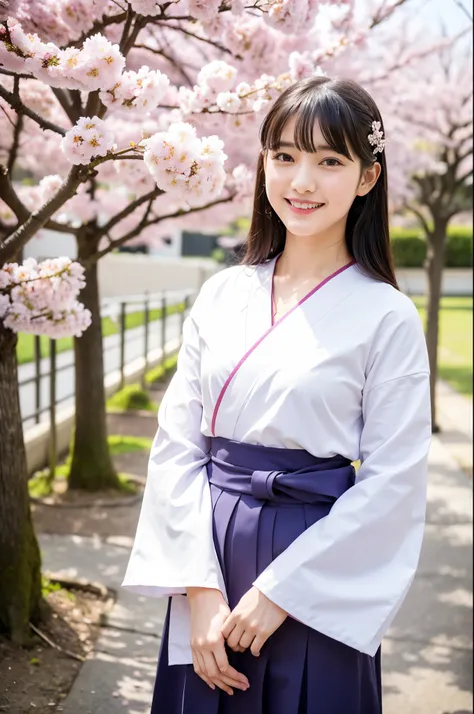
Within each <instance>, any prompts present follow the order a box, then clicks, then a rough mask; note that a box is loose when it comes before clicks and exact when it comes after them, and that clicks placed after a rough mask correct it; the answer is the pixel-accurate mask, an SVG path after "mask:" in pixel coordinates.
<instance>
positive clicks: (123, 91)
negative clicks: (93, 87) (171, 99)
mask: <svg viewBox="0 0 474 714" xmlns="http://www.w3.org/2000/svg"><path fill="white" fill-rule="evenodd" d="M169 83H170V80H169V79H168V77H167V76H166V74H163V73H162V72H160V71H158V70H150V69H149V68H148V67H147V66H146V65H143V67H140V69H139V70H138V72H131V71H130V72H124V73H123V74H122V76H121V77H120V79H119V80H118V81H117V82H116V83H115V84H114V86H113V87H110V88H109V89H106V90H104V91H102V92H100V95H99V96H100V99H101V100H102V102H103V104H105V106H106V107H108V108H109V109H112V110H114V111H116V112H121V113H122V114H127V115H130V113H132V112H134V113H135V114H136V115H137V116H143V115H144V114H145V113H146V112H150V111H151V110H152V109H156V107H157V106H158V105H159V103H160V101H161V100H162V98H163V95H164V93H165V91H166V89H167V88H168V86H169Z"/></svg>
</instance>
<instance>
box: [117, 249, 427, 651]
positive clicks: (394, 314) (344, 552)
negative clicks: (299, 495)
mask: <svg viewBox="0 0 474 714" xmlns="http://www.w3.org/2000/svg"><path fill="white" fill-rule="evenodd" d="M275 262H276V259H273V260H270V261H268V262H266V263H264V264H262V265H260V266H258V267H248V266H236V267H232V268H228V269H226V270H223V271H222V272H220V273H218V274H216V275H214V276H213V277H211V278H210V279H209V280H208V281H207V282H206V283H205V284H204V285H203V287H202V289H201V291H200V293H199V295H198V298H197V299H196V302H195V303H194V305H193V307H192V310H191V313H190V315H189V317H188V318H187V319H186V321H185V324H184V330H183V344H182V347H181V350H180V353H179V359H178V368H177V371H176V374H175V375H174V377H173V379H172V381H171V383H170V386H169V388H168V390H167V392H166V395H165V397H164V399H163V401H162V403H161V407H160V410H159V413H158V420H159V429H158V432H157V434H156V437H155V439H154V442H153V446H152V449H151V454H150V461H149V472H148V478H147V483H146V488H145V493H144V498H143V504H142V509H141V514H140V519H139V523H138V528H137V534H136V538H135V542H134V546H133V550H132V553H131V557H130V562H129V565H128V568H127V572H126V575H125V580H124V583H123V586H124V587H126V588H128V589H130V590H132V591H135V592H137V593H140V594H143V595H151V596H156V597H164V596H173V597H172V604H171V620H170V639H169V663H170V664H191V663H192V657H191V648H190V624H189V609H188V608H189V605H188V601H187V598H186V597H183V594H184V593H185V592H186V587H190V586H195V587H196V586H201V587H209V588H217V589H220V590H221V591H222V593H223V595H224V597H225V598H226V597H227V596H226V591H225V585H224V581H223V578H222V573H221V570H220V566H219V563H218V559H217V555H216V551H215V548H214V543H213V536H212V508H211V497H210V489H209V485H208V480H207V473H206V463H207V462H208V460H209V455H208V451H209V439H210V437H211V436H213V435H215V436H220V437H224V438H228V439H234V440H237V441H242V442H245V443H249V444H262V445H264V446H273V447H287V448H291V449H295V448H300V449H306V450H307V451H309V452H310V453H311V454H313V455H314V456H317V457H320V458H321V457H324V458H330V457H332V456H334V455H336V454H340V455H342V456H344V457H346V458H348V459H350V460H351V461H356V460H358V459H360V461H361V466H360V468H359V470H358V472H357V477H356V483H355V485H354V486H353V487H351V488H350V489H349V490H348V491H347V492H346V493H344V494H343V495H342V496H341V497H340V498H339V499H338V500H337V502H336V503H335V504H334V506H333V508H332V510H331V512H330V513H329V514H328V515H327V516H326V517H325V518H323V519H321V520H320V521H318V522H317V523H315V524H313V525H312V526H310V527H309V528H308V529H307V530H306V531H305V532H304V533H302V534H301V535H300V536H299V537H298V538H296V540H295V541H294V542H293V543H292V544H291V545H290V546H289V547H288V548H287V549H286V550H285V551H284V552H283V553H281V555H279V556H278V557H277V558H276V559H275V560H274V561H273V562H272V563H271V564H270V565H269V566H268V567H267V568H266V569H265V570H264V571H263V572H262V573H261V575H260V576H259V577H258V578H257V579H256V580H255V582H254V585H255V587H257V588H258V589H259V590H261V591H262V592H263V593H264V594H265V595H266V596H267V597H268V598H270V599H271V600H272V601H274V602H275V603H277V604H278V605H279V606H280V607H282V608H283V609H284V610H285V611H286V612H288V613H289V615H291V616H293V617H295V618H296V619H298V620H300V621H301V622H303V623H305V624H306V625H308V626H309V627H311V628H314V629H315V630H318V631H320V632H322V633H324V634H325V635H328V636H329V637H332V638H334V639H336V640H339V641H341V642H344V643H345V644H347V645H349V646H351V647H354V648H356V649H357V650H359V651H361V652H365V653H367V654H369V655H374V654H375V652H376V651H377V649H378V647H379V645H380V642H381V640H382V637H383V635H384V633H385V632H386V630H387V628H388V627H389V625H390V623H391V622H392V620H393V618H394V616H395V614H396V613H397V611H398V609H399V607H400V605H401V603H402V601H403V599H404V597H405V595H406V593H407V591H408V589H409V587H410V584H411V582H412V580H413V577H414V574H415V570H416V568H417V564H418V559H419V554H420V549H421V542H422V535H423V528H424V517H425V500H426V475H427V455H428V450H429V445H430V439H431V423H430V398H429V365H428V357H427V351H426V346H425V339H424V335H423V330H422V325H421V321H420V318H419V316H418V313H417V310H416V308H415V306H414V305H413V302H412V301H411V300H410V299H409V298H408V297H406V296H405V295H403V294H402V293H400V292H398V291H397V290H396V289H394V288H393V287H391V286H390V285H388V284H386V283H382V282H378V281H376V280H374V279H373V278H370V277H368V276H366V275H365V274H363V273H362V272H361V269H360V268H359V267H358V266H357V265H351V266H350V267H348V268H346V269H344V270H342V271H339V272H338V273H337V274H335V275H334V277H332V278H331V279H330V280H328V281H327V282H325V284H324V285H322V286H320V289H316V290H313V291H311V292H310V293H308V295H307V296H306V298H304V299H303V300H302V301H300V303H299V304H298V305H297V306H296V307H295V308H294V309H293V310H291V311H290V312H289V313H287V314H286V315H285V316H283V317H282V318H281V319H280V320H278V321H277V322H276V323H275V325H274V326H272V283H273V280H272V278H273V271H274V266H275Z"/></svg>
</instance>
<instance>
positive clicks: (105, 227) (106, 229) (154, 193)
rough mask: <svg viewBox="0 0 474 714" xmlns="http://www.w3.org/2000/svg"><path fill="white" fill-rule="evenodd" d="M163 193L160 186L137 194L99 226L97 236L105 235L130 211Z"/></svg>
mask: <svg viewBox="0 0 474 714" xmlns="http://www.w3.org/2000/svg"><path fill="white" fill-rule="evenodd" d="M163 193H164V191H162V189H161V188H158V186H157V187H156V188H154V189H153V190H152V191H149V192H148V193H145V194H143V196H139V197H138V198H136V199H135V201H132V202H131V203H129V204H128V206H126V208H124V209H123V210H122V211H120V213H117V214H116V215H115V216H114V217H113V218H111V219H110V221H108V222H107V223H106V224H105V225H103V226H100V228H99V230H98V236H99V238H101V237H102V236H105V235H107V234H108V233H110V231H111V230H112V228H114V226H116V225H117V223H120V221H122V220H123V219H124V218H126V217H127V216H129V215H130V214H131V213H133V212H134V211H136V209H137V208H139V207H140V206H142V205H143V204H144V203H146V202H147V201H154V199H155V198H158V196H161V195H162V194H163Z"/></svg>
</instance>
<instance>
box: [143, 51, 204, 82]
mask: <svg viewBox="0 0 474 714" xmlns="http://www.w3.org/2000/svg"><path fill="white" fill-rule="evenodd" d="M134 49H139V50H146V51H147V52H151V53H152V54H154V55H159V56H160V57H163V58H164V59H165V60H167V61H168V62H169V63H170V64H171V65H172V66H173V67H174V68H175V69H176V70H177V71H178V72H180V73H181V74H182V75H183V77H184V79H185V80H186V82H187V83H188V84H189V86H190V87H192V86H193V84H194V82H193V81H192V79H191V77H190V76H189V74H187V72H185V70H184V68H183V65H184V63H181V62H176V60H175V59H174V58H173V57H170V55H168V54H166V52H164V50H159V49H155V48H153V47H148V45H135V46H134Z"/></svg>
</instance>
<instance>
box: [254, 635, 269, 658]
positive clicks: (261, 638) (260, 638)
mask: <svg viewBox="0 0 474 714" xmlns="http://www.w3.org/2000/svg"><path fill="white" fill-rule="evenodd" d="M267 639H268V637H267V636H266V635H257V636H256V637H255V639H254V641H253V642H252V644H251V646H250V652H251V653H252V654H253V656H254V657H258V656H259V655H260V650H261V649H262V647H263V645H264V644H265V642H266V641H267Z"/></svg>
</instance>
